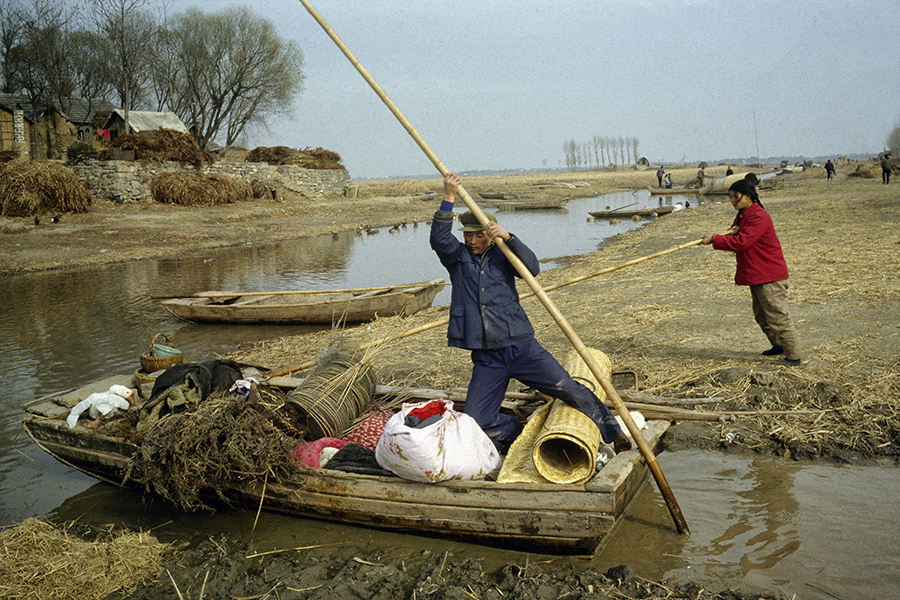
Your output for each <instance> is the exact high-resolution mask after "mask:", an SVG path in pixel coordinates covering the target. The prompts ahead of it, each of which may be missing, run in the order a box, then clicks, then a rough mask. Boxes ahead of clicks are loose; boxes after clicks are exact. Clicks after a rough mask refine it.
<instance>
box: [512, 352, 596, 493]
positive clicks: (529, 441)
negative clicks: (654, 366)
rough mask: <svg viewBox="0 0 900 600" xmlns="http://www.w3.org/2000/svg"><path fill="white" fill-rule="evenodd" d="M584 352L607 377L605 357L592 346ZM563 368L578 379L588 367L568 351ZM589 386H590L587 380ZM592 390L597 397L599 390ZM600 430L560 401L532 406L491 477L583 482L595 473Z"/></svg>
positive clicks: (584, 376) (514, 481)
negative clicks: (533, 411)
mask: <svg viewBox="0 0 900 600" xmlns="http://www.w3.org/2000/svg"><path fill="white" fill-rule="evenodd" d="M587 350H588V352H590V353H591V354H592V356H593V357H594V358H595V359H596V360H597V362H598V363H599V364H600V368H601V371H602V372H603V373H604V376H605V377H607V378H609V376H610V375H611V373H612V365H611V364H610V361H609V358H608V357H607V356H606V355H605V354H603V353H602V352H600V351H599V350H594V349H592V348H588V349H587ZM563 367H564V368H565V369H566V371H568V372H569V373H570V374H571V375H572V376H573V377H576V378H578V379H581V380H584V379H586V378H587V376H586V375H585V373H587V374H590V375H591V379H593V380H594V381H595V382H596V379H594V378H593V375H592V374H591V372H590V369H588V368H587V365H586V364H585V363H584V360H583V359H582V358H581V356H580V355H579V354H578V353H577V352H575V351H573V352H570V353H569V355H568V356H567V357H566V360H565V361H564V362H563ZM587 385H588V387H589V388H591V387H593V386H592V384H590V383H588V384H587ZM598 388H599V384H598V385H596V387H595V388H594V389H595V390H597V391H596V392H595V393H597V395H598V396H599V397H600V399H601V400H602V399H603V398H604V397H605V393H603V392H602V390H598ZM600 443H601V438H600V430H599V429H598V428H597V425H596V424H595V423H594V422H593V421H592V420H591V419H589V418H588V417H587V416H586V415H585V414H584V413H582V412H581V411H579V410H577V409H574V408H572V407H571V406H569V405H568V404H566V403H565V402H563V401H562V400H554V401H553V402H552V403H548V404H546V405H544V406H543V407H541V408H540V409H539V410H537V411H536V412H535V413H534V414H533V415H532V416H531V419H529V421H528V423H526V424H525V428H524V430H523V431H522V433H521V434H520V435H519V437H518V438H516V441H515V442H513V445H512V446H511V447H510V449H509V452H508V453H507V455H506V459H505V460H504V461H503V466H502V467H501V469H500V474H499V476H498V477H497V481H498V482H500V483H522V482H530V483H576V484H577V483H585V482H586V481H588V480H589V479H590V478H591V477H593V476H594V473H595V471H596V461H597V451H598V449H599V448H600Z"/></svg>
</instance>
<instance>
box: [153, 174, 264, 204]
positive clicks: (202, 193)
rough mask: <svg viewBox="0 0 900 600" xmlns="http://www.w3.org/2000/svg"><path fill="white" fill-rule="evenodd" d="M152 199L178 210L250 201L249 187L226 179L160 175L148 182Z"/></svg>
mask: <svg viewBox="0 0 900 600" xmlns="http://www.w3.org/2000/svg"><path fill="white" fill-rule="evenodd" d="M150 192H151V193H152V194H153V199H154V200H156V201H157V202H161V203H163V204H178V205H180V206H215V205H218V204H232V203H234V202H241V201H244V200H249V199H250V198H251V197H252V196H253V191H252V190H251V188H250V186H249V185H247V184H246V183H244V182H243V181H240V180H239V179H235V178H234V177H231V176H229V175H198V174H194V173H184V172H175V173H159V174H157V175H154V176H153V177H152V178H151V179H150Z"/></svg>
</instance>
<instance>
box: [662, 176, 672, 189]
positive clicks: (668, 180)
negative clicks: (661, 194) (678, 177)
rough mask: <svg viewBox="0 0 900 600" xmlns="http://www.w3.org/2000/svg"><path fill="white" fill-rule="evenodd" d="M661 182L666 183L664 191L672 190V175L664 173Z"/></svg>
mask: <svg viewBox="0 0 900 600" xmlns="http://www.w3.org/2000/svg"><path fill="white" fill-rule="evenodd" d="M663 180H664V181H665V182H666V189H667V190H670V189H672V175H670V174H669V173H666V176H665V178H664V179H663Z"/></svg>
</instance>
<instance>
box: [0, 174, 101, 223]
mask: <svg viewBox="0 0 900 600" xmlns="http://www.w3.org/2000/svg"><path fill="white" fill-rule="evenodd" d="M90 207H91V195H90V193H89V192H88V191H87V188H85V187H84V185H83V184H82V183H81V182H80V181H78V178H77V177H76V176H75V173H73V172H72V171H71V170H70V169H68V168H67V167H64V166H62V165H60V164H58V163H55V162H49V161H39V160H19V161H14V162H10V163H6V164H4V165H2V166H0V216H9V217H29V216H32V215H42V214H47V213H70V212H76V213H81V212H87V211H88V209H90Z"/></svg>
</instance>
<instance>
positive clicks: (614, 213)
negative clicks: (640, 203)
mask: <svg viewBox="0 0 900 600" xmlns="http://www.w3.org/2000/svg"><path fill="white" fill-rule="evenodd" d="M673 210H675V207H674V206H660V207H659V208H646V207H645V208H633V209H627V210H592V211H589V214H590V215H591V216H592V217H595V218H597V219H612V218H617V217H633V216H635V215H637V216H639V217H651V216H653V214H654V213H655V214H656V215H657V216H660V217H661V216H662V215H667V214H669V213H670V212H672V211H673Z"/></svg>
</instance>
